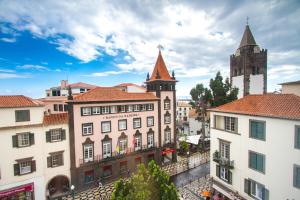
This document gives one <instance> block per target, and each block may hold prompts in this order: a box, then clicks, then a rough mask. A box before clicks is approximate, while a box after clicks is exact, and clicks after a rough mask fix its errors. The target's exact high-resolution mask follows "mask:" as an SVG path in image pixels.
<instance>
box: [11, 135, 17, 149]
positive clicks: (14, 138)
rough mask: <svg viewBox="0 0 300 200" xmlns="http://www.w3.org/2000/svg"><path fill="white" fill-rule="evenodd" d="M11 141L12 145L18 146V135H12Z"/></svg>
mask: <svg viewBox="0 0 300 200" xmlns="http://www.w3.org/2000/svg"><path fill="white" fill-rule="evenodd" d="M12 142H13V147H18V136H17V135H13V136H12Z"/></svg>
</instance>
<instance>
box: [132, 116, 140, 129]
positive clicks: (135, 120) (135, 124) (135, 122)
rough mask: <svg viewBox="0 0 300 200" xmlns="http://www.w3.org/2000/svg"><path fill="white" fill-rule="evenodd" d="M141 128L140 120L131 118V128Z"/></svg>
mask: <svg viewBox="0 0 300 200" xmlns="http://www.w3.org/2000/svg"><path fill="white" fill-rule="evenodd" d="M141 127H142V119H141V118H133V128H141Z"/></svg>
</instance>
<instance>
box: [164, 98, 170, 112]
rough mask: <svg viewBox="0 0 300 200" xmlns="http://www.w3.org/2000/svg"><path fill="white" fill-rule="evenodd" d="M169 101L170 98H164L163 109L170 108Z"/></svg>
mask: <svg viewBox="0 0 300 200" xmlns="http://www.w3.org/2000/svg"><path fill="white" fill-rule="evenodd" d="M170 105H171V101H170V100H165V101H164V109H165V110H170V109H171V106H170Z"/></svg>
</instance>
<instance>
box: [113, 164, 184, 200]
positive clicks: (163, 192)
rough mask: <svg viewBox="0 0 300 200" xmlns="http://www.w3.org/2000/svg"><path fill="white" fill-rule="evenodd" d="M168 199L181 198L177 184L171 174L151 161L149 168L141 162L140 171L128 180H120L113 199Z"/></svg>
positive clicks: (116, 185) (116, 184) (175, 199)
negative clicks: (173, 181) (172, 180)
mask: <svg viewBox="0 0 300 200" xmlns="http://www.w3.org/2000/svg"><path fill="white" fill-rule="evenodd" d="M146 199H151V200H152V199H153V200H156V199H157V200H167V199H174V200H177V199H179V197H178V193H177V190H176V187H175V185H174V184H173V183H172V182H171V181H170V177H169V175H168V174H167V173H166V172H164V171H163V170H161V168H160V167H159V166H158V165H156V164H155V162H154V161H151V162H150V163H149V164H148V169H146V167H145V166H144V165H143V164H141V165H139V166H138V171H137V173H136V174H134V175H133V176H132V177H131V178H130V179H128V180H127V181H124V180H119V181H117V182H116V183H115V188H114V191H113V193H112V196H111V200H146Z"/></svg>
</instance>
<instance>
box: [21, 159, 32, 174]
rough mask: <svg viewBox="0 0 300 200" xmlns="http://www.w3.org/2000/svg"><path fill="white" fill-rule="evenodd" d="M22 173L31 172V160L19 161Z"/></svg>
mask: <svg viewBox="0 0 300 200" xmlns="http://www.w3.org/2000/svg"><path fill="white" fill-rule="evenodd" d="M19 168H20V174H28V173H31V170H32V169H31V160H29V161H23V162H20V163H19Z"/></svg>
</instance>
